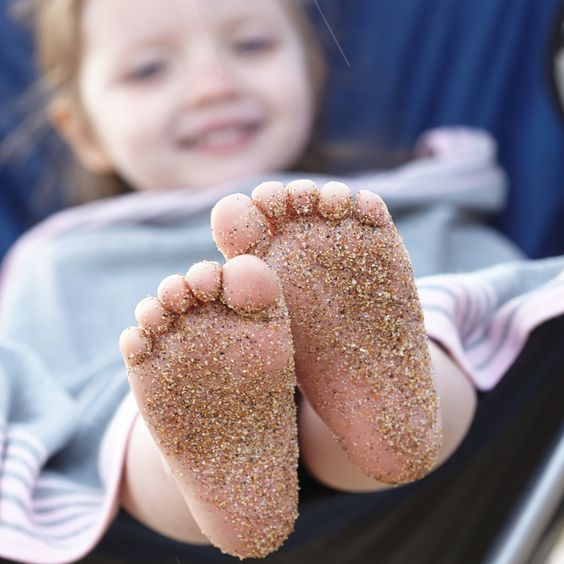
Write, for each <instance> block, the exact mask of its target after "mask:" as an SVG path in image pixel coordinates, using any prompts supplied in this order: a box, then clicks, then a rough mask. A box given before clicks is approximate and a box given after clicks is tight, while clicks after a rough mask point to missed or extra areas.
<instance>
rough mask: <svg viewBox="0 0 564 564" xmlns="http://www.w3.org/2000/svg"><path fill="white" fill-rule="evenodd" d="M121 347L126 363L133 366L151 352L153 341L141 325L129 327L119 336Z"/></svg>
mask: <svg viewBox="0 0 564 564" xmlns="http://www.w3.org/2000/svg"><path fill="white" fill-rule="evenodd" d="M119 348H120V351H121V354H122V355H123V358H124V360H125V363H126V364H127V365H128V366H132V365H134V364H138V363H139V362H142V360H143V359H144V358H145V356H146V355H147V354H149V353H150V352H151V341H150V340H149V339H148V338H147V336H146V335H145V334H144V333H143V330H142V329H140V328H139V327H129V328H127V329H125V330H124V331H123V332H122V334H121V335H120V337H119Z"/></svg>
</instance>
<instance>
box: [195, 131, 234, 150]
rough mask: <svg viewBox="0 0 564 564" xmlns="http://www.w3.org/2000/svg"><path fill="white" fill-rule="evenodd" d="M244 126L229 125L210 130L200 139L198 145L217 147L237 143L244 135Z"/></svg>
mask: <svg viewBox="0 0 564 564" xmlns="http://www.w3.org/2000/svg"><path fill="white" fill-rule="evenodd" d="M244 132H245V129H244V128H243V127H228V128H226V129H220V130H216V131H210V132H209V133H206V134H204V135H202V136H201V137H200V138H199V139H198V145H208V146H210V147H215V146H218V145H229V144H231V143H235V142H236V141H238V140H239V138H240V137H241V136H242V135H243V133H244Z"/></svg>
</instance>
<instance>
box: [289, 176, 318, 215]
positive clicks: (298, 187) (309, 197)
mask: <svg viewBox="0 0 564 564" xmlns="http://www.w3.org/2000/svg"><path fill="white" fill-rule="evenodd" d="M286 188H287V189H288V200H289V202H290V205H291V206H292V208H294V210H295V212H296V213H297V214H298V215H307V214H310V213H313V211H314V210H315V207H316V205H317V200H318V197H319V191H318V190H317V186H316V185H315V182H313V181H312V180H307V179H301V180H294V181H292V182H290V183H289V184H288V186H287V187H286Z"/></svg>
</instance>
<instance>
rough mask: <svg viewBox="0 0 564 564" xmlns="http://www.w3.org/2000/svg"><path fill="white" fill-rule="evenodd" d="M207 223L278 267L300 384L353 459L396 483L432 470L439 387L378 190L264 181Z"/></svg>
mask: <svg viewBox="0 0 564 564" xmlns="http://www.w3.org/2000/svg"><path fill="white" fill-rule="evenodd" d="M212 231H213V235H214V239H215V242H216V244H217V246H218V247H219V249H220V250H221V251H222V253H223V254H224V255H225V256H226V257H227V258H231V257H234V256H236V255H239V254H242V253H253V254H256V255H257V256H259V257H261V258H262V259H263V260H264V261H265V262H266V263H267V264H269V265H270V266H271V267H272V268H273V269H274V270H275V271H276V273H277V274H278V276H279V278H280V280H281V282H282V286H283V289H284V297H285V299H286V303H287V305H288V309H289V311H290V317H291V320H292V333H293V337H294V347H295V350H296V356H295V359H296V373H297V378H298V385H299V387H300V389H301V390H302V392H303V393H304V395H305V396H306V398H307V399H308V400H309V402H310V403H311V405H312V406H313V408H314V409H315V411H316V412H317V413H318V414H319V416H320V417H321V419H322V420H323V421H324V422H325V424H326V425H327V426H328V427H329V428H330V429H331V430H332V432H333V433H334V434H335V436H336V437H337V439H338V440H339V443H340V444H341V446H342V448H343V449H344V450H345V451H346V452H347V454H348V456H349V458H350V459H351V461H352V462H353V463H354V464H355V465H356V466H357V467H358V468H360V469H361V470H362V471H363V472H364V473H365V474H367V475H368V476H370V477H372V478H374V479H376V480H378V481H381V482H386V483H392V484H393V483H405V482H410V481H413V480H415V479H418V478H420V477H422V476H423V475H425V474H426V473H427V472H429V471H430V470H431V468H432V467H433V464H434V462H435V460H436V458H437V455H438V452H439V449H440V444H441V424H440V415H439V405H438V396H437V393H436V389H435V385H434V382H433V377H432V373H431V362H430V356H429V350H428V344H427V338H426V335H425V330H424V326H423V314H422V310H421V306H420V304H419V300H418V296H417V290H416V287H415V284H414V281H413V272H412V268H411V263H410V260H409V257H408V254H407V251H406V250H405V247H404V245H403V242H402V240H401V237H400V236H399V234H398V232H397V230H396V228H395V226H394V224H393V222H392V219H391V217H390V215H389V213H388V211H387V208H386V206H385V204H384V202H383V201H382V200H381V198H379V197H378V196H376V195H375V194H372V193H371V192H368V191H360V192H359V193H358V194H357V196H356V198H355V199H354V201H353V198H352V196H351V193H350V190H349V188H348V187H347V186H346V185H344V184H342V183H338V182H329V183H327V184H325V185H324V186H323V188H321V190H318V189H317V187H316V186H315V185H314V183H313V182H311V181H309V180H297V181H294V182H291V183H290V184H288V186H287V187H285V186H284V185H283V184H281V183H279V182H266V183H263V184H261V185H260V186H258V187H257V188H256V189H255V190H254V192H253V195H252V199H251V198H248V197H247V196H244V195H242V194H234V195H232V196H228V197H226V198H223V199H222V200H221V201H220V202H218V204H217V205H216V206H215V208H214V210H213V212H212Z"/></svg>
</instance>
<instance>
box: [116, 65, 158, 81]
mask: <svg viewBox="0 0 564 564" xmlns="http://www.w3.org/2000/svg"><path fill="white" fill-rule="evenodd" d="M166 69H167V65H166V63H164V62H162V61H152V62H150V63H146V64H143V65H140V66H139V67H137V68H135V69H133V70H132V71H131V72H129V73H128V74H127V75H126V80H127V81H129V82H148V81H150V80H155V79H156V78H158V77H159V76H161V75H162V74H163V73H164V72H165V71H166Z"/></svg>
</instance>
